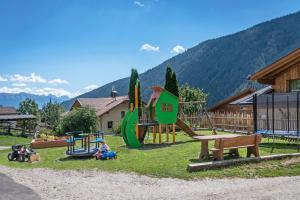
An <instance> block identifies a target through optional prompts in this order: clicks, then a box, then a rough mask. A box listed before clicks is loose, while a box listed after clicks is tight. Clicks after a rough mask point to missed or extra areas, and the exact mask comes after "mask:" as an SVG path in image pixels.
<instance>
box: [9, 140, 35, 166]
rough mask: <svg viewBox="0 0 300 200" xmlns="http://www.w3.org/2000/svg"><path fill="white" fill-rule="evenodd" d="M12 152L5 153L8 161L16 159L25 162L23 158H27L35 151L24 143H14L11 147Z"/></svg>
mask: <svg viewBox="0 0 300 200" xmlns="http://www.w3.org/2000/svg"><path fill="white" fill-rule="evenodd" d="M11 149H12V152H11V153H9V154H8V155H7V158H8V160H9V161H13V160H18V161H20V162H25V160H26V159H27V160H29V159H30V156H31V155H32V154H35V153H36V152H35V151H34V150H33V149H31V148H29V147H27V146H26V145H22V144H16V145H13V146H12V147H11Z"/></svg>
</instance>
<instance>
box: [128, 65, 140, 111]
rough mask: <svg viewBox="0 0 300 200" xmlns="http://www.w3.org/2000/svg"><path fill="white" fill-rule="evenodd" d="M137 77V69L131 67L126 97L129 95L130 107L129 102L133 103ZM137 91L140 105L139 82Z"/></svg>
mask: <svg viewBox="0 0 300 200" xmlns="http://www.w3.org/2000/svg"><path fill="white" fill-rule="evenodd" d="M138 79H139V74H138V71H137V70H136V69H131V75H130V81H129V90H128V97H129V108H130V104H131V103H133V106H135V105H134V101H135V93H134V90H135V85H136V82H137V80H138ZM138 91H139V92H138V93H139V106H141V88H140V84H139V85H138Z"/></svg>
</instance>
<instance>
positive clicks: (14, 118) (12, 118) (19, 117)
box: [0, 115, 36, 121]
mask: <svg viewBox="0 0 300 200" xmlns="http://www.w3.org/2000/svg"><path fill="white" fill-rule="evenodd" d="M35 118H36V117H35V116H34V115H0V121H18V120H31V119H35Z"/></svg>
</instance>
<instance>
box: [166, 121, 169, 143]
mask: <svg viewBox="0 0 300 200" xmlns="http://www.w3.org/2000/svg"><path fill="white" fill-rule="evenodd" d="M166 140H167V143H169V124H167V125H166Z"/></svg>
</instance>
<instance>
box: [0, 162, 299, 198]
mask: <svg viewBox="0 0 300 200" xmlns="http://www.w3.org/2000/svg"><path fill="white" fill-rule="evenodd" d="M0 172H1V173H2V174H4V175H5V176H7V177H9V178H10V179H12V180H13V181H14V182H15V183H16V184H21V185H22V186H24V187H26V188H28V189H29V191H32V193H33V194H32V195H35V194H38V196H39V198H41V199H122V200H125V199H131V200H132V199H139V200H141V199H151V200H153V199H160V200H161V199H180V200H183V199H184V200H186V199H214V200H215V199H256V200H258V199H285V200H288V199H293V200H294V199H298V198H299V195H300V190H299V187H300V176H296V177H277V178H261V179H239V178H236V179H221V180H220V179H204V180H197V181H185V180H179V179H170V178H161V179H159V178H151V177H147V176H140V175H136V174H127V173H110V172H103V171H96V170H91V171H54V170H50V169H33V170H23V169H13V168H8V167H5V166H0ZM0 179H3V178H1V176H0ZM0 182H1V183H2V184H5V180H0ZM0 192H1V193H3V192H4V191H3V190H0ZM9 195H13V194H6V198H5V199H9V197H8V196H9ZM1 196H2V197H4V195H3V194H1V195H0V199H1ZM11 199H14V198H13V196H12V197H11Z"/></svg>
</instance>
